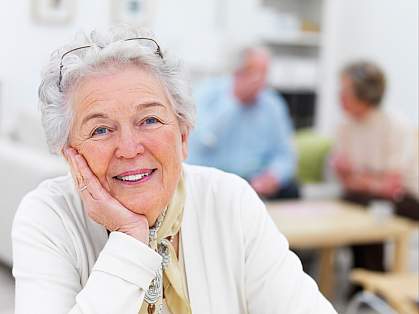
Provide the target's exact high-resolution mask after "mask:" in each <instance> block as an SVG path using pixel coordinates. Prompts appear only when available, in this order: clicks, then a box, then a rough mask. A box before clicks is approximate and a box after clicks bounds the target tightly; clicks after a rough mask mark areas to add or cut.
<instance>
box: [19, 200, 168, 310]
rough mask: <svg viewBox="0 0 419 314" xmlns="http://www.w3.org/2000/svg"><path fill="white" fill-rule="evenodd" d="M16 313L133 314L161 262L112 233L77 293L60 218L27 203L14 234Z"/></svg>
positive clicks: (142, 247) (73, 263) (71, 256)
mask: <svg viewBox="0 0 419 314" xmlns="http://www.w3.org/2000/svg"><path fill="white" fill-rule="evenodd" d="M12 241H13V259H14V265H13V275H14V277H15V279H16V288H15V289H16V295H15V313H16V314H25V313H42V314H59V313H73V314H76V313H77V314H78V313H83V314H89V313H137V312H138V310H139V308H140V305H141V304H142V302H143V298H144V294H145V289H146V288H147V287H148V286H149V284H150V282H151V280H152V278H153V277H154V274H155V272H156V271H157V269H158V267H159V265H160V263H161V257H160V256H159V255H158V254H157V253H156V252H154V251H153V250H151V249H150V248H149V247H148V246H146V245H145V244H143V243H142V242H140V241H137V240H136V239H134V238H133V237H130V236H128V235H126V234H124V233H120V232H112V233H111V234H110V237H109V239H108V241H107V243H106V244H105V246H104V248H103V249H102V251H101V253H100V254H99V257H98V259H97V260H96V263H95V264H94V266H93V268H92V270H91V273H90V275H89V278H88V280H87V283H86V285H84V287H82V285H81V280H80V272H79V270H78V269H79V268H78V266H77V256H76V255H77V253H76V252H75V250H74V249H73V248H72V245H71V244H72V243H71V238H70V237H69V235H68V231H67V230H66V228H65V225H64V224H63V223H62V218H60V215H59V213H57V211H55V210H54V209H52V208H51V207H50V206H48V205H47V204H46V203H43V202H42V201H40V200H39V199H34V198H33V197H32V198H31V197H29V198H28V197H26V198H25V199H24V200H23V201H22V203H21V205H20V206H19V209H18V211H17V214H16V217H15V220H14V224H13V229H12Z"/></svg>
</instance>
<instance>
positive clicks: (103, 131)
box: [92, 127, 109, 136]
mask: <svg viewBox="0 0 419 314" xmlns="http://www.w3.org/2000/svg"><path fill="white" fill-rule="evenodd" d="M108 133H109V129H108V128H105V127H100V128H97V129H95V130H94V131H93V133H92V136H95V135H105V134H108Z"/></svg>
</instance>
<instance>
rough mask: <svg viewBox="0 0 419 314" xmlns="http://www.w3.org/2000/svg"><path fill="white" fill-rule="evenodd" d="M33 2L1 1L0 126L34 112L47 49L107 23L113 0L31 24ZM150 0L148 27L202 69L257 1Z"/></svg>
mask: <svg viewBox="0 0 419 314" xmlns="http://www.w3.org/2000/svg"><path fill="white" fill-rule="evenodd" d="M32 1H33V0H23V1H22V0H20V1H13V2H12V1H0V38H1V39H2V47H1V49H0V83H1V84H2V99H1V102H2V105H3V108H2V109H1V108H0V109H1V112H0V131H1V130H5V129H7V128H8V127H9V126H10V125H11V124H13V123H14V122H15V121H14V120H13V118H14V116H15V114H16V113H17V112H19V111H21V110H24V111H30V112H33V113H36V112H37V87H38V85H39V82H40V72H41V69H42V67H43V65H44V64H45V63H46V62H47V60H48V57H49V55H50V53H51V52H52V51H53V50H54V49H56V48H57V47H59V46H61V45H62V44H63V43H66V42H68V41H69V40H71V39H72V38H73V37H74V34H75V33H76V32H77V31H80V30H84V31H90V30H92V29H94V28H103V27H105V26H107V25H108V24H110V23H111V2H112V1H115V0H89V1H81V0H78V1H76V0H74V2H75V3H76V15H75V18H74V19H73V21H72V22H71V23H69V24H68V25H64V26H41V25H37V24H34V23H33V21H32V19H31V15H30V4H31V2H32ZM150 1H151V2H152V3H153V8H154V16H153V18H152V25H151V26H152V29H153V31H154V32H155V33H156V34H157V35H158V37H159V39H160V40H161V42H162V43H163V46H166V47H170V49H171V50H172V51H175V53H176V54H177V55H179V56H180V57H181V58H182V59H183V60H184V61H185V63H186V64H187V65H188V66H190V67H192V68H194V67H197V66H198V65H199V66H200V67H202V68H204V70H207V69H213V68H215V67H217V66H219V65H220V64H222V60H221V59H220V56H221V55H222V53H221V52H220V51H221V50H222V47H223V44H224V42H225V41H226V39H225V38H227V37H234V36H237V34H238V32H241V31H245V29H246V27H249V23H248V21H249V20H250V18H249V17H250V16H251V14H252V12H253V11H254V6H255V4H256V3H257V0H228V1H227V0H216V1H213V0H202V1H195V0H176V1H173V0H150ZM233 30H234V31H233ZM220 49H221V50H220Z"/></svg>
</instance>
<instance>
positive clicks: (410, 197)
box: [333, 62, 419, 271]
mask: <svg viewBox="0 0 419 314" xmlns="http://www.w3.org/2000/svg"><path fill="white" fill-rule="evenodd" d="M385 90H386V78H385V75H384V73H383V71H382V70H381V69H380V68H379V67H378V66H377V65H375V64H373V63H370V62H355V63H352V64H349V65H348V66H346V67H345V68H344V69H343V71H342V74H341V92H340V97H341V104H342V108H343V111H344V112H345V114H346V117H347V120H346V121H345V123H343V124H342V125H341V126H340V128H339V130H338V133H337V141H336V147H335V155H334V162H333V165H334V169H335V172H336V174H337V176H338V178H339V180H340V182H341V183H342V186H343V188H344V199H345V200H347V201H350V202H355V203H358V204H361V205H368V204H369V203H370V202H371V201H372V200H377V199H378V200H385V201H388V202H391V203H392V204H393V206H394V208H395V213H396V214H398V215H402V216H405V217H408V218H411V219H415V220H418V219H419V202H418V200H419V187H418V184H419V183H418V133H417V130H416V131H415V130H413V129H409V128H408V127H407V125H406V124H404V123H402V121H400V120H398V119H397V118H396V117H395V116H393V115H391V114H389V113H387V112H385V111H384V110H383V109H382V108H381V103H382V99H383V97H384V93H385ZM353 266H354V267H362V268H367V269H370V270H376V271H384V262H383V244H382V243H379V244H372V245H363V246H356V247H355V248H354V265H353Z"/></svg>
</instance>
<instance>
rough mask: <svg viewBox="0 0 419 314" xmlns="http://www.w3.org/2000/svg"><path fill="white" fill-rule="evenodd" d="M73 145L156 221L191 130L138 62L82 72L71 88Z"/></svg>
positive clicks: (121, 196) (118, 192)
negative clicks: (182, 124)
mask: <svg viewBox="0 0 419 314" xmlns="http://www.w3.org/2000/svg"><path fill="white" fill-rule="evenodd" d="M72 100H73V109H74V113H75V117H74V122H73V125H72V128H71V132H70V146H72V147H73V148H75V149H76V150H77V151H78V152H79V153H80V154H81V155H83V156H84V158H85V159H86V161H87V163H88V164H89V166H90V168H91V170H92V171H93V173H94V174H95V175H96V177H97V178H98V179H99V181H100V182H101V184H102V186H103V187H104V188H105V189H106V190H107V191H108V192H109V193H110V194H111V195H112V196H113V197H114V198H116V199H117V200H118V201H119V202H121V203H122V204H123V205H124V206H125V207H127V208H128V209H130V210H131V211H133V212H135V213H139V214H144V215H145V216H146V217H147V219H148V222H149V224H150V225H153V224H154V222H155V220H156V219H157V217H158V216H159V214H160V213H161V211H162V209H163V208H165V207H166V206H167V204H168V203H169V201H170V199H171V196H172V194H173V193H174V191H175V189H176V185H177V183H178V181H179V178H180V174H181V167H182V161H183V160H184V159H185V158H186V155H187V138H188V134H187V131H183V132H182V131H181V128H180V126H179V123H178V120H177V117H176V115H175V113H174V111H173V109H172V106H171V105H170V102H169V98H168V96H167V93H166V92H165V89H164V88H163V86H162V85H161V83H160V81H159V80H158V79H157V78H156V77H155V76H154V75H152V74H151V73H149V72H148V71H146V70H143V69H141V68H139V67H137V66H134V65H127V66H125V67H124V68H121V69H114V70H111V71H109V72H108V74H100V75H92V76H88V77H86V78H84V79H83V80H82V81H81V82H80V83H79V84H78V85H77V87H76V89H75V91H74V92H73V94H72Z"/></svg>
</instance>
